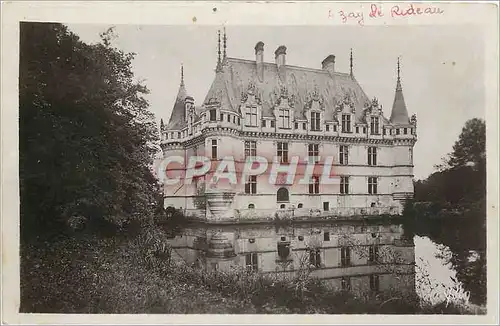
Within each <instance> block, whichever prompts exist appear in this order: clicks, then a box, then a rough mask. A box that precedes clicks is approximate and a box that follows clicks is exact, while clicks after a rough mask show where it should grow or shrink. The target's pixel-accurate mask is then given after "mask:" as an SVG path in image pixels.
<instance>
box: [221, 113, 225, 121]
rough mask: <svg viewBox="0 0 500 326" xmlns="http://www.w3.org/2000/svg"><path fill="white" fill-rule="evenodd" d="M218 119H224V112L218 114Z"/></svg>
mask: <svg viewBox="0 0 500 326" xmlns="http://www.w3.org/2000/svg"><path fill="white" fill-rule="evenodd" d="M220 121H224V113H221V114H220Z"/></svg>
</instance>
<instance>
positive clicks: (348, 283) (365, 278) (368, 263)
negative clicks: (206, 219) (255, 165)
mask: <svg viewBox="0 0 500 326" xmlns="http://www.w3.org/2000/svg"><path fill="white" fill-rule="evenodd" d="M170 243H171V245H172V247H173V249H174V250H173V252H174V253H173V254H174V257H175V258H176V259H181V260H184V261H185V262H186V263H188V264H197V265H198V266H200V267H204V268H206V269H207V270H209V271H213V270H216V269H217V270H220V271H230V270H231V269H233V268H238V267H239V268H244V269H247V270H250V271H258V272H260V273H276V272H277V273H278V275H284V274H288V275H290V274H293V273H297V272H298V271H299V270H303V269H304V268H310V269H311V276H312V277H318V278H321V279H324V280H327V281H328V283H329V284H330V285H332V286H333V287H334V288H336V289H338V290H340V289H344V290H350V291H353V292H367V291H368V292H369V291H387V290H391V289H395V290H397V291H403V292H410V291H411V292H413V291H414V290H415V267H414V263H415V250H414V244H413V241H412V240H406V239H405V238H404V237H403V228H402V226H401V225H397V224H382V223H380V224H375V223H370V224H369V225H368V224H364V223H363V222H361V221H360V222H349V224H347V223H300V224H293V225H292V224H289V225H275V224H274V225H273V224H262V223H259V224H250V225H249V224H247V225H234V224H233V225H222V224H219V225H214V224H197V225H193V226H189V227H187V228H185V229H184V231H183V234H182V235H177V236H176V237H175V238H173V239H170Z"/></svg>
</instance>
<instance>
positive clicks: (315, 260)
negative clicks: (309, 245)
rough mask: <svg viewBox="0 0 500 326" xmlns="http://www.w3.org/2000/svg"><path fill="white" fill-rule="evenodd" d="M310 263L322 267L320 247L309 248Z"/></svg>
mask: <svg viewBox="0 0 500 326" xmlns="http://www.w3.org/2000/svg"><path fill="white" fill-rule="evenodd" d="M309 264H311V265H312V266H314V267H321V253H320V251H319V249H317V248H316V249H311V250H309Z"/></svg>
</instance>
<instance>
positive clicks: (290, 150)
mask: <svg viewBox="0 0 500 326" xmlns="http://www.w3.org/2000/svg"><path fill="white" fill-rule="evenodd" d="M286 51H287V49H286V47H285V46H279V47H278V48H277V49H276V51H275V52H274V57H275V61H274V62H266V61H265V60H264V44H263V43H262V42H258V43H257V44H256V46H255V60H243V59H237V58H230V57H228V56H227V55H226V37H225V35H224V37H223V51H222V55H221V50H220V35H219V59H218V62H217V66H216V69H215V78H214V81H213V83H212V85H211V87H210V90H209V91H208V94H207V95H206V97H205V99H203V101H202V102H201V103H200V105H195V100H194V99H193V98H192V97H191V96H189V95H188V92H187V91H186V85H184V80H183V72H182V77H181V83H180V87H179V92H178V95H177V99H176V102H175V104H174V108H173V110H172V113H171V117H170V120H169V122H168V123H167V124H166V125H163V123H162V128H161V134H162V137H161V140H162V143H161V146H162V150H163V155H164V157H169V156H173V155H179V156H182V157H184V158H186V160H187V159H189V157H191V156H193V155H198V156H199V155H204V156H207V157H209V158H211V159H212V163H213V164H214V168H215V167H216V164H217V162H218V161H220V160H221V159H222V158H224V157H226V156H231V157H234V159H235V160H236V165H237V167H236V171H237V173H238V176H240V174H239V173H240V172H241V165H242V164H243V162H244V161H245V158H246V157H247V156H249V155H250V156H253V155H257V156H264V157H266V158H268V160H269V161H272V160H275V159H277V160H279V161H280V163H283V164H285V165H286V164H287V163H289V162H291V161H292V159H293V157H294V156H299V157H300V161H299V168H298V171H303V170H304V169H305V163H304V161H303V160H304V159H307V157H308V156H312V157H317V156H319V157H326V156H333V157H334V161H333V174H335V175H336V176H337V177H338V178H337V179H338V182H337V183H335V184H330V185H326V184H318V179H317V178H316V177H314V178H313V181H312V182H311V183H310V184H304V185H302V184H299V183H298V182H296V181H293V182H291V183H287V182H283V180H281V181H280V179H279V178H278V181H277V182H274V183H270V182H269V181H268V179H269V173H268V172H266V173H265V174H263V175H259V176H255V177H250V178H248V180H246V181H245V182H239V179H238V183H237V184H230V183H229V181H228V180H224V179H221V180H219V181H218V182H217V183H216V184H212V185H211V186H210V185H209V183H208V181H207V178H206V177H205V178H197V179H195V180H194V182H193V183H192V184H190V185H186V184H184V183H182V182H181V183H179V184H175V185H165V187H164V194H165V207H168V206H173V207H175V208H177V209H182V210H183V211H184V212H185V213H186V214H187V215H190V216H194V217H197V218H202V219H208V220H220V219H230V220H231V219H235V220H245V219H269V218H276V217H292V216H293V217H295V218H311V217H315V216H321V217H332V218H337V217H351V216H352V217H354V216H367V215H381V214H399V213H401V211H402V207H403V202H404V200H405V199H406V198H409V197H412V195H413V182H412V178H413V146H414V144H415V142H416V139H417V133H416V117H415V115H413V116H412V117H411V119H410V118H409V116H408V111H407V108H406V104H405V101H404V97H403V90H402V86H401V79H400V69H399V68H400V67H399V60H398V67H397V74H398V75H397V84H396V90H395V96H394V103H393V106H392V112H391V116H390V118H389V119H387V118H386V117H384V115H383V112H382V106H381V105H380V104H379V103H378V101H377V99H376V98H369V97H368V96H367V95H366V94H365V92H364V91H363V89H362V88H361V86H360V84H359V83H358V81H357V80H356V78H355V76H354V73H353V58H352V52H351V56H350V59H351V61H350V62H351V69H350V72H348V73H344V72H339V71H337V70H336V69H335V56H334V55H328V56H327V57H326V59H324V60H323V62H322V65H321V66H322V68H321V69H318V68H309V67H298V66H293V65H290V64H288V63H287V62H286ZM309 159H310V158H309ZM301 162H302V163H301ZM321 164H322V163H321V162H319V163H318V167H319V168H321ZM318 167H317V168H318ZM301 169H302V170H301ZM315 171H316V169H315ZM299 173H300V172H299Z"/></svg>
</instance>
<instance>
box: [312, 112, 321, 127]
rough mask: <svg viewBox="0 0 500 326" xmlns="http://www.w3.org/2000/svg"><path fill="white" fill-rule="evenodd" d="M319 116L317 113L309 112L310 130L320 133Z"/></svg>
mask: <svg viewBox="0 0 500 326" xmlns="http://www.w3.org/2000/svg"><path fill="white" fill-rule="evenodd" d="M320 121H321V119H320V114H319V112H311V130H312V131H320V130H321V127H320Z"/></svg>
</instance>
